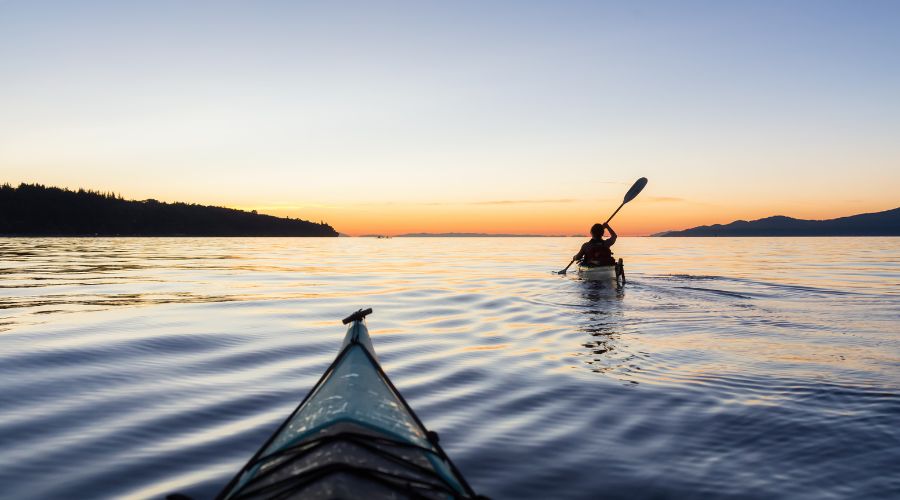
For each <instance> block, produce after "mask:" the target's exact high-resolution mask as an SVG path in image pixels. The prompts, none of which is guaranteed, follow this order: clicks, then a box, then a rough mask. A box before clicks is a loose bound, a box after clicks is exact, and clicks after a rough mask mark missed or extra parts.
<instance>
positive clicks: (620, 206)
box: [603, 201, 628, 225]
mask: <svg viewBox="0 0 900 500" xmlns="http://www.w3.org/2000/svg"><path fill="white" fill-rule="evenodd" d="M626 203H628V202H627V201H623V202H622V204H621V205H619V208H617V209H616V211H615V212H613V214H612V215H610V216H609V219H606V222H604V223H603V225H606V224H609V221H611V220H612V219H613V217H615V216H616V214H617V213H619V210H622V207H624V206H625V204H626Z"/></svg>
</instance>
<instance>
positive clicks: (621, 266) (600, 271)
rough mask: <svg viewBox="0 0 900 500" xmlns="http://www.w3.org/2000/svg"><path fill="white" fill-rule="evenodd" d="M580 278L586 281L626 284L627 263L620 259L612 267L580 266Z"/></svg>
mask: <svg viewBox="0 0 900 500" xmlns="http://www.w3.org/2000/svg"><path fill="white" fill-rule="evenodd" d="M578 276H579V277H581V279H583V280H586V281H608V282H616V283H617V284H619V283H621V284H622V285H624V284H625V263H624V261H622V259H619V261H618V262H616V264H615V265H612V266H588V265H585V264H578Z"/></svg>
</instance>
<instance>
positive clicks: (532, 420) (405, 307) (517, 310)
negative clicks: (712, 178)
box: [0, 238, 900, 499]
mask: <svg viewBox="0 0 900 500" xmlns="http://www.w3.org/2000/svg"><path fill="white" fill-rule="evenodd" d="M580 243H581V240H580V239H572V238H527V239H518V238H510V239H505V238H483V239H482V238H474V239H468V238H465V239H452V238H451V239H427V238H423V239H402V238H395V239H363V238H358V239H346V238H340V239H289V238H286V239H252V238H248V239H241V238H233V239H215V238H212V239H191V238H172V239H160V238H147V239H141V238H134V239H127V238H122V239H90V238H86V239H54V238H49V239H0V277H2V280H0V485H2V487H0V497H3V498H17V499H19V498H35V499H38V498H40V499H45V498H106V497H113V496H115V497H126V498H147V497H157V498H159V497H161V496H163V495H164V494H166V493H170V492H174V491H180V492H183V493H187V494H190V495H193V496H195V497H196V498H207V497H210V496H212V495H214V494H215V493H216V492H217V491H218V489H219V488H221V486H222V485H224V484H225V482H227V480H228V479H229V478H230V477H231V476H232V475H233V474H234V473H235V472H236V471H237V470H238V469H239V468H240V466H241V465H243V463H244V462H245V461H246V460H247V459H248V458H249V457H250V456H251V455H252V454H253V452H254V451H256V449H257V448H258V447H259V446H260V445H261V444H262V443H263V441H264V440H265V438H266V437H267V436H268V435H269V434H270V433H271V432H272V431H273V430H274V428H275V427H277V425H278V424H279V423H280V422H281V421H282V420H283V419H284V418H285V417H286V416H287V415H288V414H289V413H290V411H291V410H292V409H293V407H294V406H295V405H296V404H297V403H298V402H299V401H300V399H302V397H303V396H304V395H305V394H306V392H307V391H308V389H309V388H310V387H311V385H312V384H313V383H314V382H315V381H316V380H317V379H318V377H319V375H321V373H322V372H323V370H324V369H325V368H326V367H327V365H328V364H329V363H330V362H331V360H332V358H333V356H334V355H335V354H336V353H337V351H338V348H339V345H340V342H341V339H342V337H343V333H344V329H343V327H342V326H341V325H340V322H339V319H340V318H342V317H343V316H345V315H346V314H348V313H350V312H352V311H354V310H356V309H357V308H359V307H364V306H371V307H373V308H374V309H375V313H374V315H373V316H371V317H370V318H369V322H368V323H369V328H370V330H371V332H372V335H373V340H374V343H375V347H376V349H377V350H378V352H379V356H380V357H381V359H382V361H383V364H384V367H385V369H386V371H387V373H388V374H389V375H390V376H391V377H392V379H393V380H394V382H395V384H396V385H397V386H398V387H399V389H400V390H401V391H402V392H403V394H404V395H405V396H406V398H407V399H408V400H409V402H410V404H411V405H412V406H413V407H414V408H415V409H416V410H417V412H418V413H419V416H420V417H421V418H422V419H423V421H424V422H425V423H426V425H427V426H428V427H429V428H432V429H435V430H438V431H439V432H440V434H441V438H442V439H441V442H442V444H443V445H444V447H445V449H446V450H447V452H448V454H449V455H450V456H451V457H452V458H453V459H454V461H455V462H456V463H457V465H458V466H459V468H460V469H461V470H462V471H463V473H464V474H465V475H466V476H467V478H468V479H469V481H470V482H471V483H472V485H473V486H474V487H475V489H476V490H477V491H478V492H479V493H482V494H485V495H489V496H491V497H495V498H597V497H609V498H720V497H730V498H792V499H794V498H810V499H829V498H883V497H890V496H893V497H897V496H900V473H898V470H900V468H898V465H897V464H900V286H898V285H900V238H861V239H855V240H854V239H849V238H843V239H842V238H783V239H762V238H760V239H756V238H753V239H727V238H711V239H657V238H620V240H619V243H618V244H617V245H616V247H615V249H616V253H617V256H622V257H624V258H625V259H626V271H627V273H628V277H629V278H630V282H629V284H628V285H627V286H626V288H625V290H624V291H622V292H617V291H616V290H614V289H610V288H608V287H603V286H598V285H596V284H592V283H587V282H583V281H580V280H579V279H578V278H577V276H574V275H568V276H558V275H554V274H552V272H551V271H552V270H554V269H559V268H562V267H563V266H564V265H565V264H566V263H567V262H568V260H569V257H570V256H571V255H572V254H574V253H575V252H576V250H577V249H578V246H579V245H580Z"/></svg>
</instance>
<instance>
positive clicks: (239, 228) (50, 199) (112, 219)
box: [0, 183, 338, 236]
mask: <svg viewBox="0 0 900 500" xmlns="http://www.w3.org/2000/svg"><path fill="white" fill-rule="evenodd" d="M0 234H3V235H13V236H337V235H338V233H337V231H335V230H334V228H332V227H331V226H330V225H328V224H326V223H324V222H319V223H315V222H310V221H306V220H301V219H292V218H290V217H274V216H271V215H262V214H257V213H256V211H255V210H254V211H252V212H246V211H243V210H235V209H232V208H224V207H214V206H206V205H197V204H193V203H192V204H188V203H181V202H176V203H165V202H161V201H157V200H153V199H149V200H143V201H137V200H126V199H124V198H123V197H122V196H121V195H119V194H116V193H112V192H108V193H102V192H99V191H91V190H85V189H78V190H77V191H73V190H69V189H64V188H57V187H47V186H44V185H41V184H24V183H23V184H20V185H19V186H18V187H14V186H12V185H10V184H8V183H7V184H3V185H2V186H0Z"/></svg>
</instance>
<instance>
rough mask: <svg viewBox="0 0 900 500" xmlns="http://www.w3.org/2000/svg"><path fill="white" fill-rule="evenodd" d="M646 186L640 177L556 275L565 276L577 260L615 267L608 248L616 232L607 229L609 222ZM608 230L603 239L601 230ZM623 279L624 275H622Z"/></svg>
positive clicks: (619, 271) (620, 260)
mask: <svg viewBox="0 0 900 500" xmlns="http://www.w3.org/2000/svg"><path fill="white" fill-rule="evenodd" d="M646 185H647V178H646V177H641V178H640V179H638V180H636V181H635V182H634V184H632V186H631V189H629V190H628V192H627V193H625V197H624V198H622V204H621V205H619V208H617V209H616V211H615V212H613V213H612V215H610V216H609V219H606V222H604V223H603V224H594V225H593V227H591V236H593V238H592V239H591V241H589V242H587V243H585V244H584V245H581V251H579V252H578V253H577V254H575V257H574V258H573V259H572V262H569V265H567V266H566V267H564V268H563V270H562V271H557V274H566V271H568V270H569V268H570V267H572V264H574V263H575V261H576V260H578V259H583V264H584V265H588V266H598V265H599V266H614V265H616V261H615V259H613V256H612V250H610V249H609V247H611V246H613V243H615V242H616V232H615V231H613V229H612V228H611V227H609V221H611V220H612V218H613V217H615V216H616V214H617V213H619V210H622V207H624V206H625V204H626V203H628V202H629V201H631V200H633V199H634V198H635V197H636V196H637V195H638V194H640V192H641V191H643V189H644V187H645V186H646ZM604 229H609V235H610V237H609V239H607V240H604V239H603V230H604ZM594 262H599V264H594ZM621 264H622V259H619V269H618V272H617V274H620V273H621V272H622V271H623V269H622V265H621ZM622 276H623V277H624V274H623V275H622Z"/></svg>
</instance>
